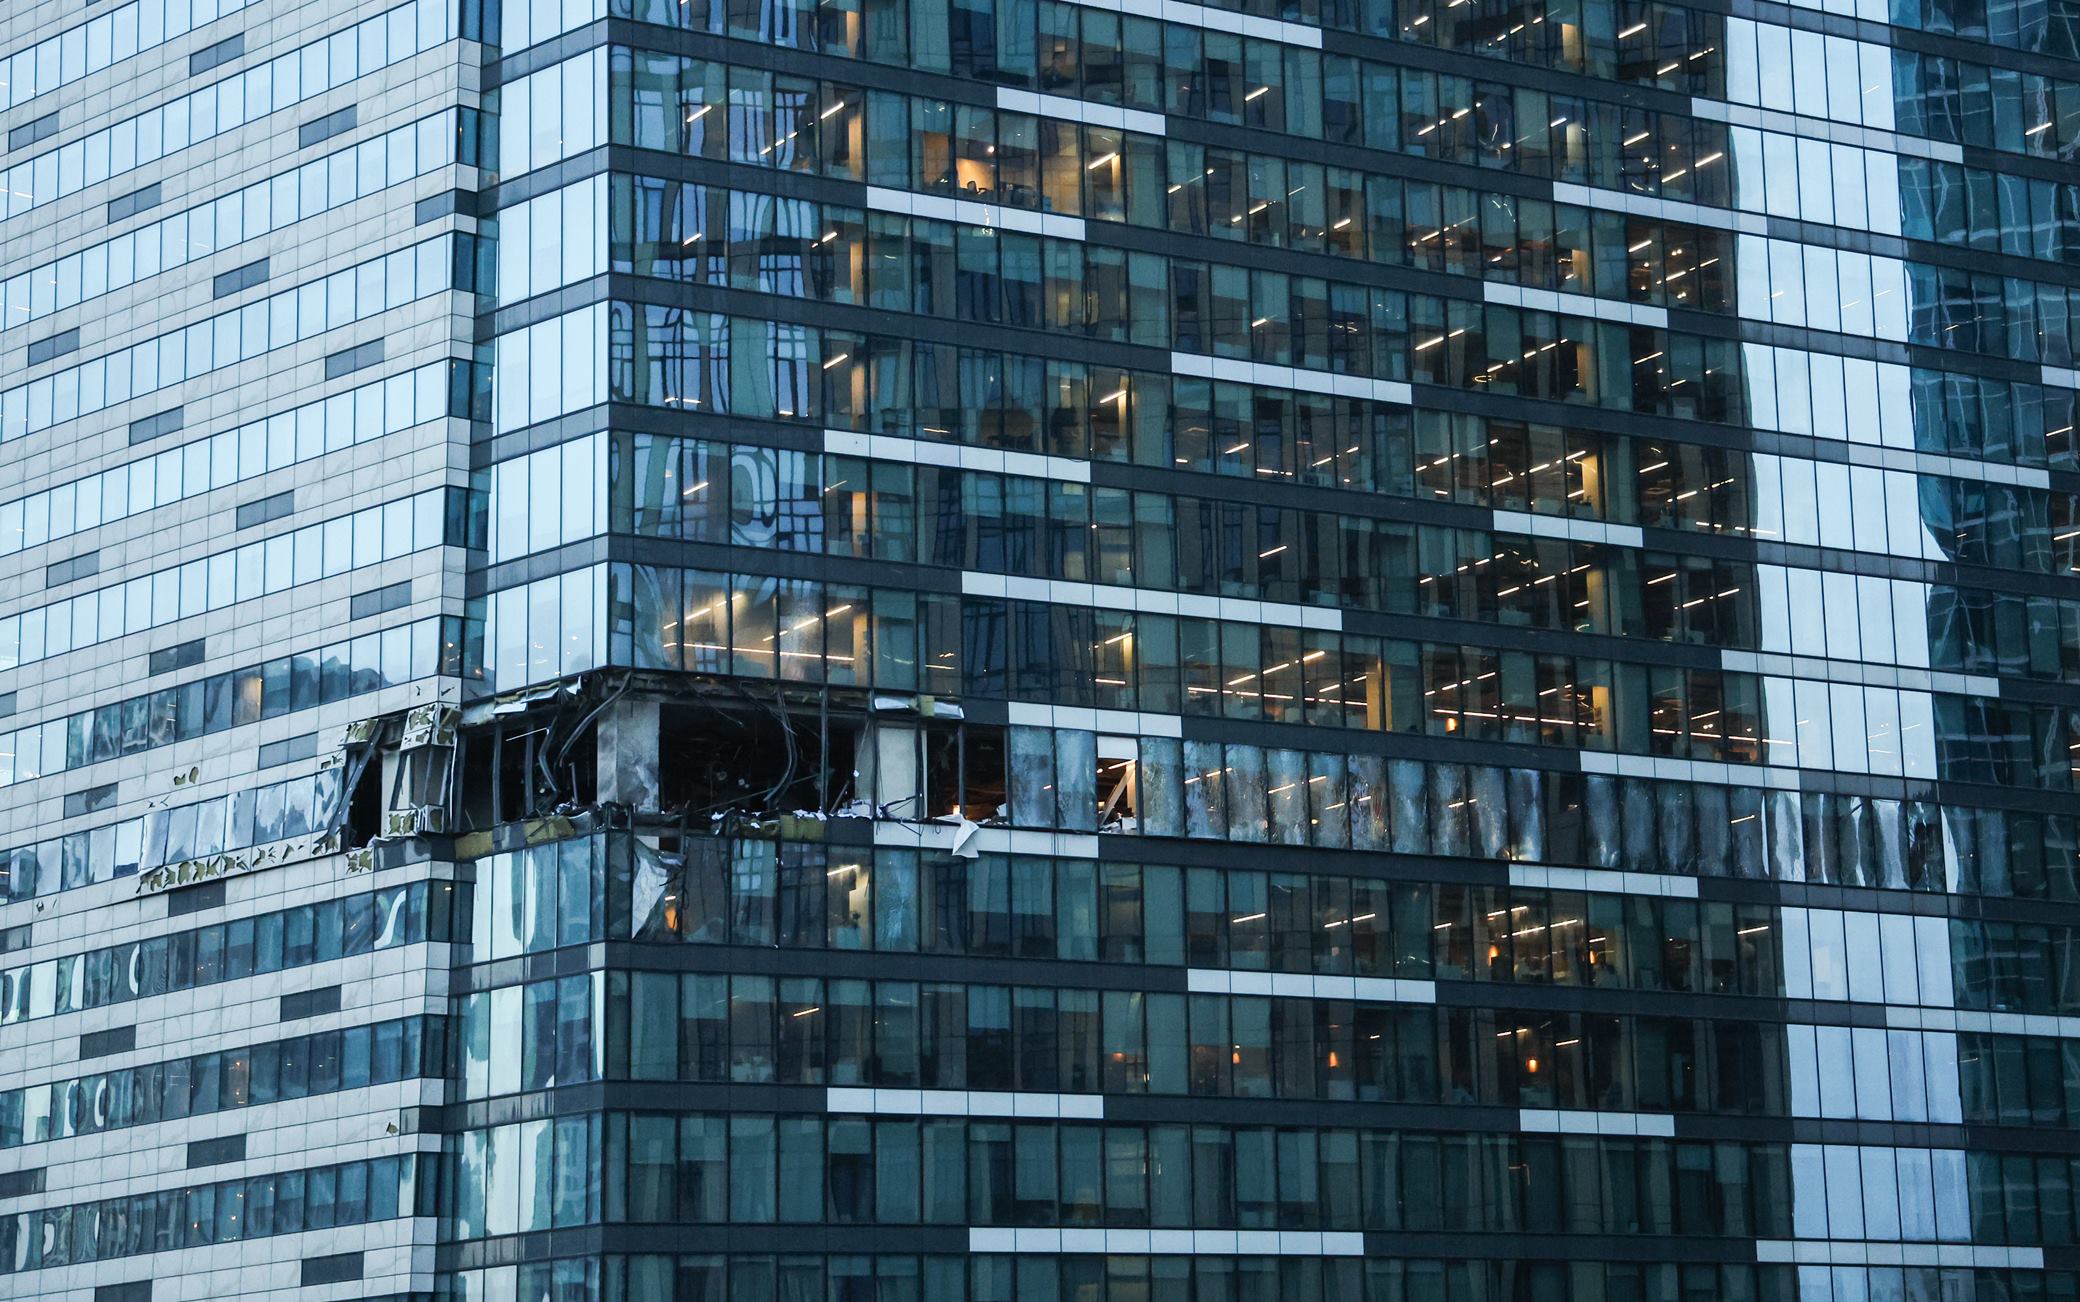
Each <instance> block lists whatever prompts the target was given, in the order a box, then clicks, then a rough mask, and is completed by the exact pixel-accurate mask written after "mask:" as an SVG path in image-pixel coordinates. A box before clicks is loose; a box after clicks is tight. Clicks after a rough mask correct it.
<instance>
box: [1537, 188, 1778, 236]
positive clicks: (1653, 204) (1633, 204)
mask: <svg viewBox="0 0 2080 1302" xmlns="http://www.w3.org/2000/svg"><path fill="white" fill-rule="evenodd" d="M1553 202H1554V203H1571V204H1575V205H1577V206H1579V207H1583V208H1601V209H1603V210H1604V211H1605V212H1625V213H1632V214H1633V215H1634V216H1638V217H1658V218H1660V219H1662V220H1664V221H1677V222H1689V223H1690V224H1691V225H1693V226H1711V227H1715V228H1717V229H1719V230H1725V231H1742V232H1744V233H1746V234H1749V235H1767V234H1769V218H1767V217H1765V216H1763V215H1762V214H1761V213H1759V212H1741V211H1739V210H1737V209H1731V208H1712V207H1709V206H1707V205H1705V204H1701V203H1689V202H1687V201H1685V200H1682V199H1657V198H1655V197H1654V196H1652V195H1646V194H1629V193H1627V192H1626V191H1623V190H1604V189H1600V188H1598V187H1595V186H1588V185H1577V184H1576V183H1575V182H1573V181H1555V182H1553Z"/></svg>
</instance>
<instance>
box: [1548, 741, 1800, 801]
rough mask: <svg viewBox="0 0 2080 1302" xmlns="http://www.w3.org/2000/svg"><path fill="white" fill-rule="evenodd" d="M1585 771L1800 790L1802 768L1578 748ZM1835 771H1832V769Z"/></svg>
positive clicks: (1778, 789) (1722, 784)
mask: <svg viewBox="0 0 2080 1302" xmlns="http://www.w3.org/2000/svg"><path fill="white" fill-rule="evenodd" d="M1575 753H1576V754H1577V755H1579V756H1580V757H1581V765H1582V772H1584V773H1610V774H1615V775H1616V776H1619V777H1627V778H1668V779H1670V780H1672V781H1676V782H1710V783H1713V784H1715V785H1718V786H1733V787H1763V788H1766V789H1769V790H1772V791H1796V790H1798V770H1797V769H1795V768H1791V767H1788V766H1783V767H1779V766H1773V765H1768V764H1725V763H1721V762H1720V761H1718V760H1686V759H1671V758H1669V757H1668V756H1666V755H1620V754H1617V753H1615V752H1613V751H1607V750H1583V751H1576V752H1575ZM1829 771H1831V770H1829Z"/></svg>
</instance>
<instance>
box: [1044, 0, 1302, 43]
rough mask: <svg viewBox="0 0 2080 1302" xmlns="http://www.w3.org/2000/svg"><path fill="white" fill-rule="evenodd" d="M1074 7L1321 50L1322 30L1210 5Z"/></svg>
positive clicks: (1140, 0)
mask: <svg viewBox="0 0 2080 1302" xmlns="http://www.w3.org/2000/svg"><path fill="white" fill-rule="evenodd" d="M1069 2H1070V3H1071V4H1078V5H1082V6H1083V7H1084V8H1086V9H1104V10H1107V11H1109V12H1112V13H1116V14H1128V15H1132V16H1135V17H1140V18H1156V19H1160V20H1162V21H1163V22H1166V23H1179V24H1182V25H1184V26H1186V27H1203V28H1205V29H1206V30H1207V31H1209V32H1233V33H1235V34H1236V35H1238V36H1251V37H1255V38H1256V39H1258V40H1260V41H1279V42H1283V43H1284V44H1286V45H1305V46H1307V47H1308V48H1309V49H1315V50H1319V49H1321V48H1322V29H1321V28H1319V27H1308V26H1306V25H1305V24H1302V23H1287V22H1280V21H1279V20H1278V19H1276V18H1258V17H1255V16H1253V15H1250V14H1240V13H1236V12H1235V11H1233V10H1231V9H1214V8H1211V7H1209V6H1207V5H1195V4H1187V3H1184V0H1069Z"/></svg>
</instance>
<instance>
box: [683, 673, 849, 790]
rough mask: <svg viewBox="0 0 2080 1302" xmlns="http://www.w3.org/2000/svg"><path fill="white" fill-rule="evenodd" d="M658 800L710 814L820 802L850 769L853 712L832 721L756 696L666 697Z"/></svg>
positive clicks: (835, 787)
mask: <svg viewBox="0 0 2080 1302" xmlns="http://www.w3.org/2000/svg"><path fill="white" fill-rule="evenodd" d="M659 723H660V727H659V729H658V731H659V739H658V754H657V779H658V781H657V786H658V803H659V807H660V808H661V809H663V810H665V811H667V812H673V811H682V810H683V811H684V812H685V813H687V814H688V815H690V816H692V817H694V818H706V817H707V816H708V815H709V814H711V813H715V812H717V811H721V810H740V811H743V812H746V813H767V812H786V811H789V810H795V809H816V808H818V807H819V806H820V805H821V804H822V802H823V801H824V800H825V799H827V798H829V797H830V796H834V795H835V794H836V793H837V792H838V790H839V789H840V787H841V785H842V784H843V783H844V781H845V780H846V778H847V777H848V776H849V775H850V774H851V772H852V770H853V763H852V755H853V749H854V745H855V735H856V733H857V732H858V728H859V725H858V722H857V721H856V720H851V721H846V722H844V723H842V724H840V723H839V722H837V721H833V722H832V724H831V726H830V728H829V735H828V738H827V739H826V737H825V736H824V729H823V728H822V724H821V720H820V719H819V717H818V716H817V715H815V714H806V713H804V714H794V713H790V712H788V711H785V710H782V709H781V708H780V707H779V706H777V705H774V704H771V703H768V702H762V701H758V700H755V699H746V700H731V701H728V702H718V703H713V704H709V703H703V704H698V705H668V706H666V707H664V709H663V710H662V711H661V713H660V717H659Z"/></svg>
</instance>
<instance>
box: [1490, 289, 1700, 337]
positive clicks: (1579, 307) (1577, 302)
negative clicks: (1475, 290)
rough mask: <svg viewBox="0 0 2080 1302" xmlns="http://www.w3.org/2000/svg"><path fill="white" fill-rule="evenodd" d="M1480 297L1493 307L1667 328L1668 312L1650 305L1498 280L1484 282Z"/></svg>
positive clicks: (1663, 308)
mask: <svg viewBox="0 0 2080 1302" xmlns="http://www.w3.org/2000/svg"><path fill="white" fill-rule="evenodd" d="M1481 297H1482V298H1484V299H1486V300H1487V301H1488V302H1490V303H1501V304H1505V305H1507V306H1510V307H1527V308H1530V309H1532V310H1533V311H1537V312H1564V313H1566V314H1567V315H1569V316H1589V317H1595V318H1596V319H1597V320H1599V321H1616V322H1617V323H1618V324H1620V325H1639V326H1655V327H1657V328H1660V329H1667V327H1668V309H1667V308H1665V307H1655V306H1654V305H1653V304H1651V303H1620V302H1618V301H1617V300H1615V299H1609V298H1597V297H1595V296H1593V295H1590V294H1562V293H1560V292H1558V291H1557V290H1551V289H1530V288H1527V287H1525V286H1523V285H1509V284H1504V283H1503V282H1501V281H1498V280H1484V281H1482V282H1481Z"/></svg>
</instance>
